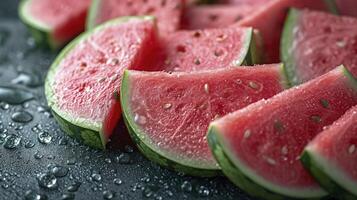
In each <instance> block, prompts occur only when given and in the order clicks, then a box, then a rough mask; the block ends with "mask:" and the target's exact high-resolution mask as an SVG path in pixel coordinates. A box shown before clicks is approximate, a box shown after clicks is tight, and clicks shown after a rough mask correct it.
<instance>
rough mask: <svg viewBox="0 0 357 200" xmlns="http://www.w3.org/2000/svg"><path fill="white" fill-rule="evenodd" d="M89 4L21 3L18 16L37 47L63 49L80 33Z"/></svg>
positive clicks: (63, 0) (69, 0)
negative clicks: (62, 47)
mask: <svg viewBox="0 0 357 200" xmlns="http://www.w3.org/2000/svg"><path fill="white" fill-rule="evenodd" d="M90 3H91V0H75V1H73V0H60V1H58V0H26V1H21V3H20V7H19V15H20V18H21V19H22V21H23V22H24V23H25V24H26V25H27V26H28V27H29V29H30V31H31V33H32V35H33V37H34V38H35V40H36V42H37V43H38V44H39V45H42V46H47V47H50V48H52V49H56V48H58V47H61V46H63V45H64V44H65V43H67V42H69V41H70V40H71V39H73V38H74V37H75V36H77V35H78V34H80V33H81V32H83V31H84V25H85V21H86V16H87V10H88V8H89V5H90Z"/></svg>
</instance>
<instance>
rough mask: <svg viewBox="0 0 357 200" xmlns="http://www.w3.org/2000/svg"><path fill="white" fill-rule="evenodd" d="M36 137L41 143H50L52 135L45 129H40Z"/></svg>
mask: <svg viewBox="0 0 357 200" xmlns="http://www.w3.org/2000/svg"><path fill="white" fill-rule="evenodd" d="M37 139H38V141H39V142H40V143H42V144H50V143H51V142H52V136H51V134H50V133H49V132H47V131H41V132H39V133H38V135H37Z"/></svg>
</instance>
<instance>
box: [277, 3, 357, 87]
mask: <svg viewBox="0 0 357 200" xmlns="http://www.w3.org/2000/svg"><path fill="white" fill-rule="evenodd" d="M356 27H357V19H356V18H350V17H339V16H335V15H331V14H328V13H323V12H317V11H308V10H301V11H300V10H296V9H292V10H291V11H290V13H289V16H288V18H287V20H286V23H285V28H284V33H283V38H282V42H281V49H282V51H281V59H282V60H283V61H284V63H285V64H286V70H287V75H288V77H289V79H290V80H291V82H293V83H294V84H300V83H303V82H305V81H308V80H311V79H313V78H316V77H318V76H320V75H322V74H324V73H326V72H328V71H330V70H332V69H333V68H334V67H335V66H338V65H341V64H344V65H345V66H347V67H348V68H349V70H350V71H351V72H352V73H354V74H355V73H357V71H356V70H357V57H356V54H357V40H356V38H357V28H356Z"/></svg>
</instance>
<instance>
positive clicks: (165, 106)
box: [163, 103, 172, 110]
mask: <svg viewBox="0 0 357 200" xmlns="http://www.w3.org/2000/svg"><path fill="white" fill-rule="evenodd" d="M171 107H172V104H171V103H165V104H164V106H163V108H164V109H165V110H167V109H170V108H171Z"/></svg>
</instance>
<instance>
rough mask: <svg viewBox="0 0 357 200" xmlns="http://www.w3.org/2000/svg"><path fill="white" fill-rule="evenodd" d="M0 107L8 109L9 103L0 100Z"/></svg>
mask: <svg viewBox="0 0 357 200" xmlns="http://www.w3.org/2000/svg"><path fill="white" fill-rule="evenodd" d="M0 108H1V109H3V110H9V108H10V105H9V104H7V103H4V102H1V103H0Z"/></svg>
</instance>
